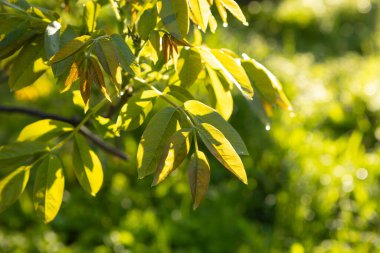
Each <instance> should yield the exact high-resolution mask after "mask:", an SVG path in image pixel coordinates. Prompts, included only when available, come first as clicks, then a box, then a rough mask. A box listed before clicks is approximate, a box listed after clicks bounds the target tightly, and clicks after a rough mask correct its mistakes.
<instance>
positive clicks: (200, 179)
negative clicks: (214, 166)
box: [189, 150, 210, 209]
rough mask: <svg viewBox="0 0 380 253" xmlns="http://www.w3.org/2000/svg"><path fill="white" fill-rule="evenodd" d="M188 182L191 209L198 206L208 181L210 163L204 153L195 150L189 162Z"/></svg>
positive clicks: (204, 193)
mask: <svg viewBox="0 0 380 253" xmlns="http://www.w3.org/2000/svg"><path fill="white" fill-rule="evenodd" d="M189 183H190V190H191V195H192V197H193V209H196V208H198V206H199V204H200V203H201V202H202V200H203V198H204V196H205V195H206V192H207V189H208V185H209V183H210V165H209V163H208V160H207V157H206V155H205V154H204V153H203V152H202V151H200V150H196V151H195V152H194V154H193V155H192V156H191V159H190V162H189Z"/></svg>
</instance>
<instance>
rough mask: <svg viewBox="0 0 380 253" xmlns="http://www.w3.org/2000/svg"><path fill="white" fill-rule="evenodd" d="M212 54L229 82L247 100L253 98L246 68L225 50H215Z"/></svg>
mask: <svg viewBox="0 0 380 253" xmlns="http://www.w3.org/2000/svg"><path fill="white" fill-rule="evenodd" d="M211 53H212V54H213V55H214V56H215V58H216V60H217V65H218V67H219V69H220V70H221V72H222V74H223V75H224V76H225V78H226V79H227V80H230V81H231V82H233V83H234V84H235V86H236V87H237V88H238V89H239V90H240V91H241V92H242V93H243V95H244V96H246V97H247V98H251V99H252V97H253V94H254V93H253V88H252V85H251V82H250V80H249V78H248V76H247V74H246V73H245V70H244V68H243V67H242V66H241V65H240V64H239V63H238V62H237V61H236V60H235V59H234V58H233V57H231V56H230V55H229V54H227V53H225V52H223V50H217V49H213V50H211Z"/></svg>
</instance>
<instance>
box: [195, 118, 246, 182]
mask: <svg viewBox="0 0 380 253" xmlns="http://www.w3.org/2000/svg"><path fill="white" fill-rule="evenodd" d="M197 130H198V133H199V136H200V137H201V139H202V141H203V143H204V144H205V145H206V147H207V148H208V150H209V151H210V152H211V154H213V156H215V158H216V159H217V160H218V161H219V162H220V163H221V164H223V166H224V167H226V168H227V169H228V170H229V171H230V172H231V173H232V174H234V175H235V176H236V177H237V178H238V179H239V180H240V181H242V182H243V183H244V184H248V180H247V174H246V173H245V169H244V165H243V162H242V161H241V159H240V157H239V155H238V154H237V153H236V151H235V149H234V148H233V147H232V145H231V143H230V142H229V141H228V140H227V138H226V137H225V136H224V135H223V133H222V132H220V131H219V130H218V129H217V128H216V127H214V126H213V125H210V124H208V123H201V124H200V125H198V126H197Z"/></svg>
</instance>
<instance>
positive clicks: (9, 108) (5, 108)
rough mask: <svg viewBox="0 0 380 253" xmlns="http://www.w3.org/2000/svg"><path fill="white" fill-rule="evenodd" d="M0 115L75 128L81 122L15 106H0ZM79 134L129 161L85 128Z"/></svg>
mask: <svg viewBox="0 0 380 253" xmlns="http://www.w3.org/2000/svg"><path fill="white" fill-rule="evenodd" d="M0 113H19V114H25V115H29V116H33V117H36V118H40V119H54V120H59V121H63V122H66V123H69V124H71V125H73V126H77V125H78V124H79V123H80V122H81V120H79V119H77V118H65V117H62V116H59V115H56V114H51V113H45V112H41V111H38V110H35V109H30V108H24V107H17V106H4V105H0ZM80 133H81V134H83V135H84V136H85V137H86V138H87V139H89V140H91V141H92V142H93V143H94V144H95V145H97V146H98V147H99V148H101V149H103V150H104V151H106V152H107V153H109V154H111V155H114V156H116V157H119V158H121V159H123V160H129V157H128V156H127V155H126V154H125V153H124V152H122V151H121V150H119V149H117V148H116V147H114V146H111V145H109V144H108V143H106V142H104V141H103V140H102V139H101V138H99V137H98V136H96V135H95V134H94V133H92V132H91V131H90V129H88V128H87V127H86V126H81V128H80Z"/></svg>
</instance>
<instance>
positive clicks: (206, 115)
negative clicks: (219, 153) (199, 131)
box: [183, 100, 249, 155]
mask: <svg viewBox="0 0 380 253" xmlns="http://www.w3.org/2000/svg"><path fill="white" fill-rule="evenodd" d="M183 106H184V109H185V110H186V111H187V112H188V113H189V114H190V115H191V116H192V118H194V120H195V122H196V123H197V124H198V125H200V124H201V123H209V124H211V125H213V126H215V127H216V128H218V129H219V131H221V132H222V133H223V135H224V136H226V138H227V139H228V141H229V142H230V143H231V144H232V146H233V147H234V149H235V150H236V152H237V153H238V154H239V155H249V153H248V150H247V147H246V146H245V144H244V142H243V140H242V139H241V137H240V135H239V134H238V132H236V130H235V129H234V128H233V127H232V126H231V125H230V124H229V123H228V122H227V121H225V120H224V119H223V117H222V116H221V115H219V114H218V113H217V112H216V111H215V110H214V109H213V108H211V107H209V106H207V105H205V104H203V103H201V102H199V101H197V100H191V101H187V102H185V103H184V105H183Z"/></svg>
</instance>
